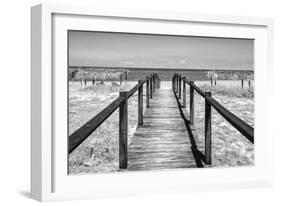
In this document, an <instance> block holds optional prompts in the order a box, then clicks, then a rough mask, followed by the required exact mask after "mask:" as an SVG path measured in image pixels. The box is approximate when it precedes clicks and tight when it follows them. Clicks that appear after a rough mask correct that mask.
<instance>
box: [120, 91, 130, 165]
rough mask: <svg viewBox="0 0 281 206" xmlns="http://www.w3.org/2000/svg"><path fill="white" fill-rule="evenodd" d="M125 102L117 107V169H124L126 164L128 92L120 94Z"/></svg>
mask: <svg viewBox="0 0 281 206" xmlns="http://www.w3.org/2000/svg"><path fill="white" fill-rule="evenodd" d="M119 95H120V97H125V100H124V101H123V103H122V104H121V105H120V107H119V168H120V169H126V168H127V164H128V99H127V98H128V92H120V93H119Z"/></svg>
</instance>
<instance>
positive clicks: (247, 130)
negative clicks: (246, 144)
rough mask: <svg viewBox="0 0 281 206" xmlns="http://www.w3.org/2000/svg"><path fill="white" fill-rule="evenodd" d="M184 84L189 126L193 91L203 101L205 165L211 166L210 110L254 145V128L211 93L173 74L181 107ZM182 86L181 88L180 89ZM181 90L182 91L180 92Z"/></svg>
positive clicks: (174, 86)
mask: <svg viewBox="0 0 281 206" xmlns="http://www.w3.org/2000/svg"><path fill="white" fill-rule="evenodd" d="M186 84H187V85H189V87H190V94H189V96H190V104H189V106H190V108H189V112H190V124H194V90H195V91H196V92H197V93H198V94H200V95H201V96H202V97H203V98H204V99H205V158H206V159H205V160H206V164H212V136H211V134H212V133H211V129H212V126H211V125H212V124H211V114H212V112H211V108H212V107H213V108H215V110H216V111H217V112H218V113H219V114H220V115H221V116H222V117H223V118H224V119H225V120H226V121H228V122H229V123H230V124H231V125H232V126H233V127H234V128H236V129H237V130H238V131H239V132H240V133H241V134H242V135H244V136H245V137H246V138H247V139H248V140H249V141H250V142H251V143H254V128H253V127H251V126H250V125H248V124H247V123H246V122H244V121H243V120H241V119H240V118H239V117H237V116H236V115H235V114H233V113H232V112H230V111H229V110H228V109H226V108H225V107H223V106H222V105H221V104H220V103H218V102H217V101H216V100H215V99H214V98H212V93H211V92H204V91H202V90H201V89H200V88H199V87H198V86H196V85H195V84H194V81H188V80H187V79H186V77H182V76H181V75H180V74H175V75H174V76H173V78H172V88H173V90H174V92H175V93H176V94H177V96H178V98H179V99H181V98H182V102H183V105H182V106H183V107H186ZM182 86H183V88H182ZM182 90H183V91H182Z"/></svg>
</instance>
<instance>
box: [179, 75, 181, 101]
mask: <svg viewBox="0 0 281 206" xmlns="http://www.w3.org/2000/svg"><path fill="white" fill-rule="evenodd" d="M179 99H181V75H179Z"/></svg>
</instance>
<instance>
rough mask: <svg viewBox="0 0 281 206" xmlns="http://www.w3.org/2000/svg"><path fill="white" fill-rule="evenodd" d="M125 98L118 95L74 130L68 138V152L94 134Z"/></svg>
mask: <svg viewBox="0 0 281 206" xmlns="http://www.w3.org/2000/svg"><path fill="white" fill-rule="evenodd" d="M124 100H125V98H124V97H118V98H117V99H116V100H114V101H113V102H112V103H111V104H110V105H108V106H107V107H106V108H104V109H103V110H102V111H101V112H99V113H98V114H97V115H96V116H94V117H93V118H92V119H91V120H89V121H88V122H87V123H86V124H84V125H83V126H82V127H80V128H79V129H78V130H76V131H75V132H73V133H72V134H71V135H70V136H69V138H68V153H69V154H70V153H71V152H72V151H73V150H74V149H75V148H76V147H78V146H79V145H80V144H81V143H82V142H83V141H84V140H85V139H86V138H87V137H88V136H89V135H90V134H92V133H93V132H94V131H95V130H96V129H97V128H98V127H99V126H100V125H101V124H102V123H103V122H104V121H105V120H106V119H107V118H108V117H109V116H110V115H111V114H112V113H113V112H114V111H115V110H116V109H117V108H118V107H119V106H120V104H122V102H123V101H124Z"/></svg>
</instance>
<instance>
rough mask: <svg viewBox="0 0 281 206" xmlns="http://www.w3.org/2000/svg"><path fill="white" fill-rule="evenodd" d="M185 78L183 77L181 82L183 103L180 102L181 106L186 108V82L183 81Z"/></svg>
mask: <svg viewBox="0 0 281 206" xmlns="http://www.w3.org/2000/svg"><path fill="white" fill-rule="evenodd" d="M185 80H186V78H185V77H183V81H182V83H183V104H182V106H183V108H186V83H185Z"/></svg>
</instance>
